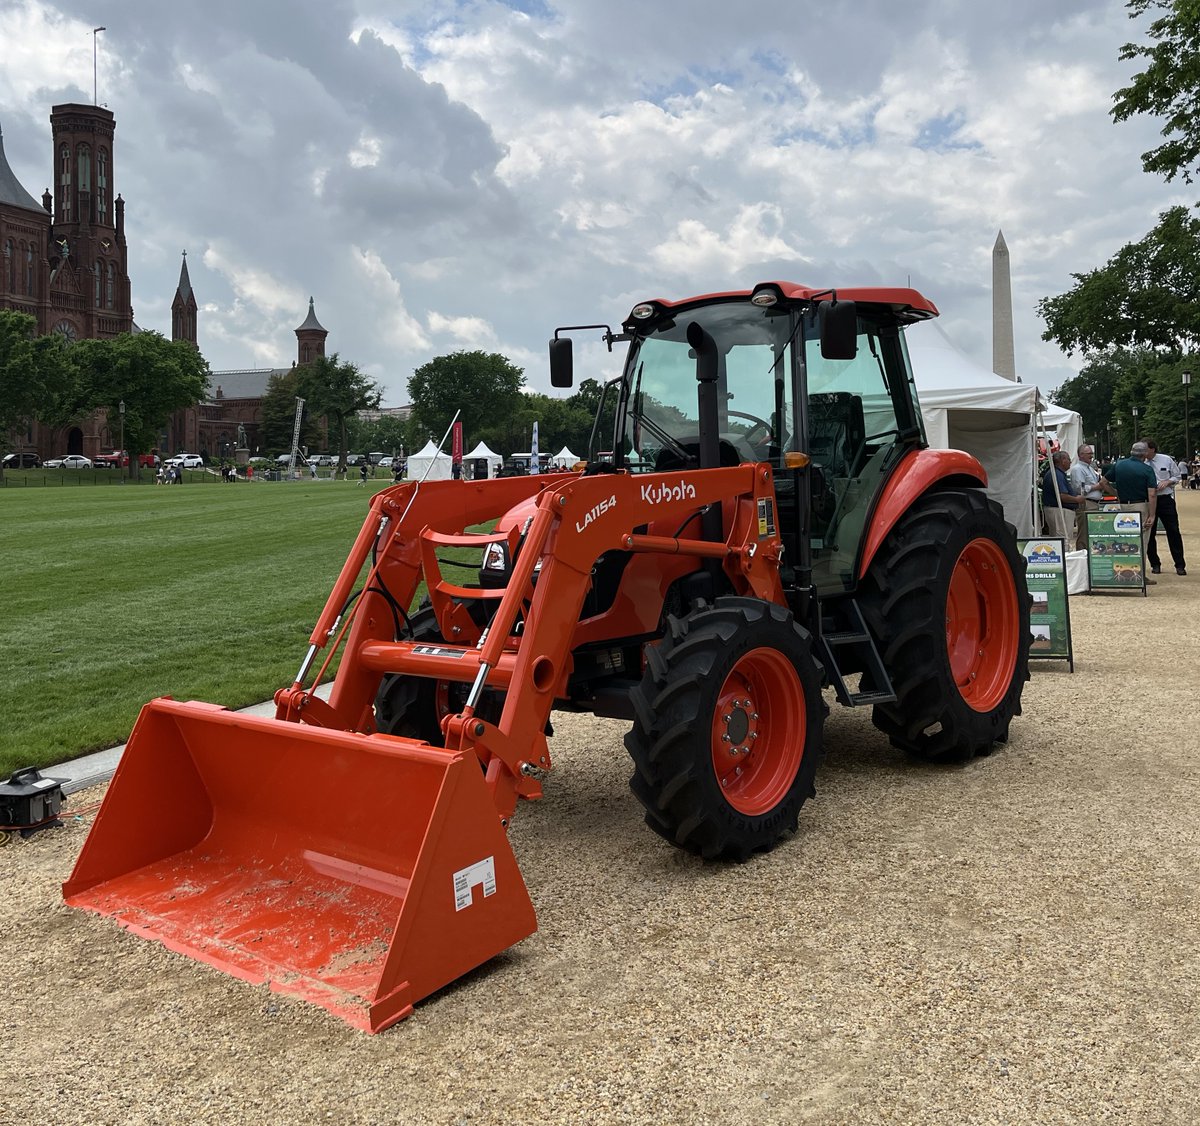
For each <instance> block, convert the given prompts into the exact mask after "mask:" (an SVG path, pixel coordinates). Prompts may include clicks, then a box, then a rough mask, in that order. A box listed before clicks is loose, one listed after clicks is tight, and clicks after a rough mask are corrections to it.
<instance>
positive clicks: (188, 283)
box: [179, 250, 192, 302]
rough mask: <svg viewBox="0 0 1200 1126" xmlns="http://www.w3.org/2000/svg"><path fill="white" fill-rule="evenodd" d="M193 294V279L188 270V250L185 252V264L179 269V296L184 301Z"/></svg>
mask: <svg viewBox="0 0 1200 1126" xmlns="http://www.w3.org/2000/svg"><path fill="white" fill-rule="evenodd" d="M191 296H192V279H191V278H189V277H188V272H187V251H186V250H185V251H184V252H183V265H182V266H181V267H180V269H179V297H180V299H181V300H182V301H185V302H186V301H187V300H188V298H189V297H191Z"/></svg>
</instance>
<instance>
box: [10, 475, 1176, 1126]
mask: <svg viewBox="0 0 1200 1126" xmlns="http://www.w3.org/2000/svg"><path fill="white" fill-rule="evenodd" d="M1180 508H1181V510H1182V516H1183V522H1184V529H1185V532H1186V533H1187V542H1189V543H1195V542H1197V540H1195V539H1193V537H1194V536H1196V535H1197V530H1198V529H1200V494H1193V493H1185V494H1183V495H1182V496H1181V497H1180ZM1195 555H1196V558H1195V560H1194V562H1195V564H1196V567H1197V570H1196V574H1195V575H1194V576H1188V577H1186V578H1181V577H1178V576H1176V575H1174V574H1173V573H1168V574H1164V575H1161V576H1159V582H1158V585H1157V586H1155V587H1153V588H1152V589H1151V591H1150V594H1149V596H1148V597H1145V598H1143V597H1142V596H1141V595H1140V594H1138V593H1128V592H1119V593H1111V594H1104V595H1099V594H1097V595H1093V596H1090V597H1089V596H1076V597H1073V598H1072V599H1071V624H1072V630H1073V634H1074V641H1075V654H1076V671H1075V673H1074V674H1073V675H1072V674H1071V673H1070V672H1068V670H1067V666H1066V665H1065V663H1057V662H1055V663H1050V662H1038V663H1036V664H1035V666H1034V673H1033V680H1032V682H1031V684H1030V685H1029V687H1028V689H1027V691H1026V694H1025V714H1024V715H1023V717H1022V718H1021V719H1020V720H1019V721H1018V722H1016V723H1015V724H1014V725H1013V731H1012V742H1011V743H1010V744H1009V746H1007V747H1006V748H1003V749H1001V750H999V751H998V752H997V753H996V754H994V755H992V756H991V757H989V758H984V759H978V760H976V761H975V762H974V763H972V764H970V765H968V766H966V767H962V768H957V769H935V768H931V767H928V766H922V765H920V764H915V763H913V762H911V761H909V760H908V759H907V758H905V756H903V755H901V754H899V753H898V752H896V751H894V750H892V749H891V748H890V747H889V746H888V744H887V742H886V740H885V739H884V738H883V737H882V736H880V735H879V733H878V732H876V731H875V729H874V728H873V727H872V725H871V723H870V718H869V716H868V715H866V714H864V713H863V712H862V711H848V710H846V709H842V708H839V707H837V706H836V704H835V705H834V708H833V712H832V713H831V715H830V718H829V722H828V726H827V740H826V741H827V745H828V748H829V751H828V758H827V761H826V762H825V764H824V765H823V766H822V768H821V770H820V772H819V774H818V776H817V788H818V796H817V799H816V800H815V801H814V802H812V803H810V804H809V805H807V806H806V807H805V809H804V810H803V812H802V814H801V820H800V831H799V832H798V834H797V835H796V836H795V837H794V838H793V839H791V840H789V841H787V842H784V843H783V844H782V845H781V846H780V847H779V848H777V849H775V850H774V851H773V852H771V853H770V854H768V855H765V856H762V857H759V858H757V859H755V860H753V861H751V862H750V863H748V864H745V865H740V866H729V867H725V866H708V865H704V864H701V863H700V862H699V861H697V860H695V859H693V858H692V857H689V856H685V855H682V854H680V853H678V852H676V851H673V850H672V849H670V848H668V847H667V846H666V845H665V844H664V843H663V842H662V841H660V840H659V839H658V838H657V837H655V836H654V835H653V834H652V833H650V832H649V830H647V829H646V828H645V827H644V826H643V825H642V824H641V816H640V813H639V807H638V806H637V804H636V802H635V801H634V799H633V797H632V795H630V793H629V792H628V785H627V782H628V775H629V773H630V764H629V762H628V759H627V757H626V755H625V752H624V750H623V749H622V746H621V735H622V733H623V730H624V729H623V726H622V725H620V724H616V723H613V722H608V721H597V720H594V719H591V718H588V717H579V716H569V715H563V716H559V717H556V719H555V729H556V733H557V734H556V736H555V739H554V751H555V761H556V769H555V771H554V772H553V774H551V775H550V776H549V778H548V779H547V782H546V798H545V800H544V801H542V802H540V803H533V804H524V805H522V807H521V808H520V809H518V811H517V816H516V818H515V820H514V823H513V827H512V833H511V839H512V842H513V846H514V849H515V851H516V854H517V857H518V859H519V861H520V863H521V867H522V871H523V873H524V875H525V878H526V882H527V883H528V885H529V889H530V893H531V895H532V898H533V902H534V904H535V906H536V907H537V910H538V915H539V923H540V929H539V930H538V932H537V933H536V934H535V935H533V936H532V937H531V938H529V939H527V940H526V941H524V942H522V943H520V944H518V945H517V946H516V947H514V948H513V949H511V950H509V951H508V952H507V953H506V954H504V955H502V956H501V957H499V958H497V959H495V960H494V961H493V962H491V963H489V964H488V965H487V966H486V967H484V968H483V969H481V970H478V971H476V972H475V973H473V974H470V975H468V976H467V977H466V978H464V979H462V980H460V981H459V982H457V983H456V984H455V985H453V986H451V987H450V988H449V989H447V990H445V991H444V992H442V993H441V994H440V995H438V996H436V997H434V998H432V999H431V1000H429V1001H427V1002H425V1003H423V1004H421V1005H419V1006H418V1007H417V1010H416V1012H415V1014H414V1015H413V1016H412V1017H411V1018H410V1019H409V1020H407V1021H404V1022H402V1023H401V1024H400V1025H398V1026H396V1027H395V1028H394V1029H392V1030H390V1031H388V1032H387V1033H385V1034H383V1035H381V1036H377V1037H368V1036H365V1035H362V1034H360V1033H357V1032H354V1031H353V1030H351V1029H350V1028H348V1027H347V1026H345V1025H343V1024H341V1023H339V1022H338V1021H337V1020H335V1019H334V1018H333V1017H331V1016H330V1015H329V1014H328V1013H326V1012H325V1011H324V1010H321V1009H318V1008H315V1007H312V1006H308V1005H305V1004H303V1003H301V1002H297V1001H293V1000H291V999H289V998H285V997H281V996H279V995H276V994H273V993H270V992H269V991H267V990H266V989H265V988H261V987H255V986H251V985H247V984H245V983H243V982H239V981H235V980H233V979H231V978H229V977H226V976H224V975H222V974H220V973H218V972H217V971H215V970H212V969H210V968H208V967H206V966H202V965H199V964H196V963H194V962H192V961H189V960H188V959H186V958H183V957H180V956H178V955H175V954H172V953H171V952H170V951H168V950H166V949H164V948H162V947H161V946H158V945H156V944H154V943H149V942H145V941H142V940H140V939H138V938H136V937H134V936H132V935H130V934H128V933H126V932H124V931H122V930H120V929H119V928H117V927H116V926H114V925H113V924H112V923H111V922H108V921H106V920H103V919H100V918H97V917H95V916H93V915H91V914H88V913H84V912H79V911H73V910H69V909H67V908H66V907H64V906H63V905H62V902H61V895H60V892H59V884H60V883H61V881H62V880H63V879H64V878H65V877H66V875H67V874H68V873H69V871H70V869H71V865H72V863H73V861H74V858H75V855H76V853H77V852H78V850H79V847H80V844H81V843H82V841H83V837H84V834H85V833H86V831H87V828H88V825H89V824H90V821H91V817H90V816H84V817H82V818H79V819H74V818H71V817H68V820H67V823H66V825H65V827H64V828H62V829H61V830H56V831H53V832H47V833H42V834H39V835H38V836H36V837H34V838H32V839H30V840H27V841H14V842H13V843H12V844H10V845H9V846H8V847H6V848H4V849H2V850H0V933H2V934H3V940H2V941H3V948H2V952H3V961H4V965H5V976H6V979H7V982H8V985H7V987H6V988H5V990H4V991H3V993H2V995H0V1029H2V1030H3V1037H2V1040H0V1045H2V1046H0V1063H3V1064H4V1066H2V1067H0V1073H2V1074H3V1075H4V1076H5V1077H6V1078H5V1080H4V1085H5V1093H4V1097H3V1105H4V1116H3V1117H4V1120H5V1121H21V1120H23V1119H26V1118H29V1119H35V1118H36V1119H45V1118H50V1119H69V1120H87V1121H91V1122H98V1123H143V1122H144V1123H162V1122H172V1121H190V1122H198V1123H209V1122H212V1123H216V1122H221V1123H227V1122H230V1121H237V1120H240V1121H248V1122H249V1121H266V1120H270V1121H277V1122H319V1121H338V1122H343V1123H345V1122H351V1123H381V1122H389V1123H425V1122H429V1123H478V1122H487V1123H490V1122H495V1123H501V1122H503V1123H506V1124H511V1123H516V1122H520V1123H534V1122H570V1123H576V1122H637V1123H641V1122H646V1123H659V1122H663V1123H666V1122H670V1123H685V1122H705V1123H707V1122H722V1123H751V1122H753V1123H795V1122H797V1121H800V1120H805V1121H810V1122H818V1123H847V1122H849V1123H854V1122H863V1123H867V1122H870V1123H876V1122H881V1121H895V1122H945V1123H1001V1122H1011V1123H1042V1122H1045V1123H1074V1122H1077V1123H1084V1122H1086V1123H1092V1122H1129V1123H1137V1124H1139V1126H1141V1124H1146V1123H1167V1122H1179V1123H1191V1122H1192V1121H1194V1119H1195V1117H1196V1106H1197V1096H1196V1090H1197V1087H1198V1083H1200V1067H1198V1065H1197V1062H1196V1061H1197V1060H1198V1059H1200V1021H1198V1020H1197V1018H1196V1013H1197V1012H1200V969H1198V966H1200V958H1198V957H1197V953H1198V951H1197V937H1196V936H1197V933H1198V927H1200V903H1198V896H1197V877H1196V873H1197V871H1200V828H1198V826H1200V819H1198V817H1197V813H1196V811H1197V809H1200V749H1198V748H1200V720H1198V719H1197V714H1198V712H1200V708H1198V707H1197V677H1196V675H1195V674H1194V672H1193V671H1192V669H1193V668H1194V666H1195V665H1196V663H1197V660H1198V659H1200V626H1198V624H1197V623H1200V549H1196V551H1195ZM1167 570H1168V571H1171V570H1172V569H1171V568H1167ZM94 796H95V795H94V794H92V793H85V794H79V795H75V796H74V798H73V799H72V805H73V806H74V807H76V808H78V807H81V806H84V805H85V804H86V803H88V802H89V801H90V800H92V799H93V798H94Z"/></svg>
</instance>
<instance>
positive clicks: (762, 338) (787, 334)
mask: <svg viewBox="0 0 1200 1126" xmlns="http://www.w3.org/2000/svg"><path fill="white" fill-rule="evenodd" d="M693 320H695V321H698V322H699V324H700V326H701V327H702V328H703V329H704V330H705V331H706V332H708V333H709V334H710V335H711V336H712V337H713V339H714V340H715V341H716V343H717V352H718V374H717V404H718V430H719V431H720V435H721V460H722V463H724V464H731V465H736V464H738V463H739V462H742V461H766V460H778V459H779V458H780V456H781V453H782V451H783V450H784V449H799V448H800V447H799V446H796V445H794V444H793V438H792V435H794V434H795V433H797V430H798V427H797V425H796V416H795V410H796V403H795V400H794V394H793V380H792V362H793V361H792V357H791V355H790V348H789V342H790V339H791V336H792V334H793V331H794V330H795V328H796V322H795V320H794V319H793V318H792V316H791V315H790V314H789V313H787V312H775V313H769V312H767V311H765V310H763V309H759V308H757V307H756V306H754V305H751V304H750V303H749V302H729V303H726V304H719V305H708V306H704V307H702V308H698V309H694V310H691V311H690V312H687V313H681V314H680V315H679V316H678V317H677V318H676V319H675V320H674V321H672V322H670V323H669V324H667V325H665V326H664V327H663V328H661V329H660V330H659V331H658V332H656V333H654V334H653V335H651V336H649V337H647V338H646V339H645V340H644V341H642V342H641V345H640V347H639V346H637V345H635V346H634V351H633V353H631V356H630V363H631V365H632V367H631V368H630V369H628V370H629V371H630V373H631V374H630V395H629V399H628V401H627V403H626V408H625V410H626V425H625V429H624V433H625V440H626V446H625V448H626V451H627V456H628V458H629V460H630V464H631V466H632V467H633V468H635V469H637V468H643V469H653V468H655V466H656V465H657V466H659V467H660V468H677V467H678V466H680V465H681V464H683V463H684V462H685V461H686V460H687V458H688V457H689V456H690V457H695V456H696V453H697V451H698V449H699V440H700V424H699V419H698V417H697V395H696V358H695V354H694V353H693V352H692V350H691V348H690V346H689V345H688V342H687V329H688V325H690V324H691V323H692V321H693Z"/></svg>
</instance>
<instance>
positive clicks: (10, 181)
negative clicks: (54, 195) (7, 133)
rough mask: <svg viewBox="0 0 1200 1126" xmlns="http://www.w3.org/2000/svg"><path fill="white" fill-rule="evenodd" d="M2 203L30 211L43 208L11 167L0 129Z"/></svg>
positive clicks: (0, 196) (0, 198)
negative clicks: (22, 185) (5, 153)
mask: <svg viewBox="0 0 1200 1126" xmlns="http://www.w3.org/2000/svg"><path fill="white" fill-rule="evenodd" d="M0 203H7V204H10V205H12V206H14V207H27V208H29V210H30V211H37V212H40V211H41V210H42V208H41V207H40V206H39V205H38V201H37V200H36V199H34V198H33V196H31V195H30V194H29V193H28V192H27V191H26V190H25V189H24V188H23V187H21V181H20V180H18V179H17V177H16V176H15V175H14V173H13V170H12V169H11V168H9V166H8V159H7V157H5V155H4V133H3V131H2V130H0Z"/></svg>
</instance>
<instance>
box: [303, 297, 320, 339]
mask: <svg viewBox="0 0 1200 1126" xmlns="http://www.w3.org/2000/svg"><path fill="white" fill-rule="evenodd" d="M296 331H297V332H325V331H326V329H325V328H324V326H322V324H321V322H320V321H319V320H317V314H316V311H315V310H314V309H313V299H312V298H311V297H310V298H309V299H308V316H307V317H306V318H305V321H304V323H303V324H302V325H301V326H300V327H299V328H298V329H296Z"/></svg>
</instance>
